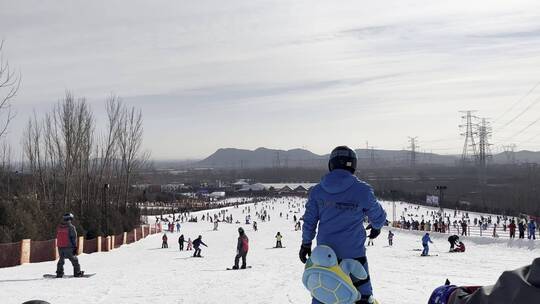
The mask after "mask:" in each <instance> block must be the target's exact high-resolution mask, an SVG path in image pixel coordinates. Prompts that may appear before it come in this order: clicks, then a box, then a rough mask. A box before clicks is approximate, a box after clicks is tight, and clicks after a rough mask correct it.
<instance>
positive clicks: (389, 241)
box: [388, 230, 394, 246]
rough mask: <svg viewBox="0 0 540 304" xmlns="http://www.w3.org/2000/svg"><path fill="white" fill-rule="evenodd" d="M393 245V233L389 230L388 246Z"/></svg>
mask: <svg viewBox="0 0 540 304" xmlns="http://www.w3.org/2000/svg"><path fill="white" fill-rule="evenodd" d="M393 245H394V233H393V232H392V230H389V231H388V246H393Z"/></svg>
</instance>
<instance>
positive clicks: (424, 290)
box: [0, 198, 540, 304]
mask: <svg viewBox="0 0 540 304" xmlns="http://www.w3.org/2000/svg"><path fill="white" fill-rule="evenodd" d="M289 201H290V202H294V203H303V202H305V199H300V198H285V199H281V200H279V201H277V202H269V203H259V204H258V205H257V207H256V209H257V210H261V208H262V207H263V206H266V207H267V209H269V214H270V216H271V221H270V222H261V221H257V222H258V224H259V231H257V232H255V231H253V230H252V227H251V226H246V225H238V224H225V223H220V225H219V231H211V230H212V227H213V226H212V223H209V222H205V221H202V222H201V221H199V222H198V223H183V224H182V234H184V235H185V236H186V239H187V237H191V238H192V239H194V238H195V237H197V236H198V235H199V234H201V235H203V241H204V242H205V243H206V244H208V246H209V248H206V247H203V251H202V255H203V256H204V258H202V259H195V258H189V256H190V254H192V251H191V252H186V251H183V252H180V251H179V250H178V243H177V239H178V236H179V234H178V233H167V234H168V236H169V248H168V249H161V234H157V235H152V236H149V237H147V238H146V239H144V240H142V241H139V242H137V243H134V244H130V245H125V246H122V247H121V248H119V249H116V250H114V251H112V252H109V253H93V254H90V255H88V254H83V255H81V256H80V257H79V260H80V262H81V265H82V269H83V270H85V271H86V272H87V273H93V272H96V273H97V275H96V276H94V277H92V278H84V279H41V277H42V275H43V274H45V273H54V271H55V267H56V262H45V263H37V264H26V265H22V266H17V267H11V268H4V269H0V299H1V303H3V304H15V303H17V304H18V303H22V302H24V301H27V300H30V299H42V300H46V301H49V302H51V303H153V302H160V303H167V304H172V303H310V297H309V294H308V292H307V291H306V290H305V289H304V287H303V285H302V282H301V277H302V271H303V267H304V265H303V264H301V263H300V261H299V260H298V248H299V245H300V242H301V232H300V231H294V223H293V219H292V217H293V215H294V214H296V216H297V217H300V216H301V215H302V213H303V209H302V210H301V213H293V212H292V211H291V212H289V220H286V219H285V214H286V212H288V211H289V210H288V208H287V202H289ZM383 205H384V207H385V209H386V210H387V213H388V215H389V218H390V216H391V204H390V203H388V202H384V203H383ZM245 206H247V205H245ZM245 206H240V208H228V209H229V210H230V212H231V213H232V214H233V217H234V221H236V220H237V219H239V220H240V221H241V222H243V220H244V216H245V214H243V213H242V210H243V208H244V207H245ZM250 206H251V216H252V218H255V208H254V207H253V205H250ZM270 206H274V207H275V209H274V210H271V207H270ZM406 206H409V205H408V204H399V206H398V214H401V212H402V211H403V208H404V207H406ZM426 209H428V210H429V208H424V207H421V208H420V210H418V211H414V212H417V213H419V214H425V213H426ZM295 211H298V209H296V210H295ZM206 212H207V211H204V212H200V213H204V214H206ZM208 212H209V213H210V214H214V213H215V212H216V211H215V210H212V211H208ZM279 212H283V218H280V217H279ZM239 226H242V227H244V229H245V230H246V233H247V235H248V237H249V238H250V252H249V254H248V265H252V266H253V268H252V269H247V270H240V271H226V270H225V269H226V268H227V267H231V266H232V265H233V261H234V256H235V253H236V240H237V228H238V227H239ZM393 230H394V233H395V236H394V247H388V244H387V240H386V237H387V233H388V228H384V230H383V232H382V233H381V235H380V236H379V238H377V239H376V240H375V245H374V246H370V247H368V249H367V255H368V261H369V266H370V274H371V278H372V282H373V285H374V290H375V296H376V298H378V299H379V301H380V302H381V303H383V304H388V303H403V304H406V303H411V304H412V303H414V304H418V303H427V299H428V298H429V295H430V294H431V291H432V290H433V289H434V288H435V287H437V286H439V285H442V284H443V283H444V281H445V279H446V278H449V279H450V281H451V282H452V283H454V284H458V285H487V284H493V283H494V282H495V281H496V279H497V278H498V276H499V275H500V274H501V273H502V271H504V270H510V269H514V268H517V267H521V266H524V265H526V264H528V263H530V262H531V261H532V260H533V258H535V257H537V256H538V255H539V254H540V250H539V249H538V247H540V246H539V245H537V243H534V242H533V241H528V240H514V241H512V242H510V241H508V240H502V239H498V240H493V239H490V238H483V239H482V238H478V237H476V238H475V237H472V238H464V240H465V241H464V242H465V244H466V246H467V252H466V253H464V254H458V253H448V252H446V251H447V250H448V243H447V241H446V238H447V237H448V235H440V236H439V235H438V234H436V233H432V239H433V241H434V242H435V245H434V246H433V245H432V246H431V253H432V254H438V255H439V256H432V257H420V256H419V255H420V252H419V251H415V249H420V248H421V247H422V246H421V243H420V238H421V236H422V235H423V233H422V232H413V231H402V230H399V229H393ZM278 231H280V232H281V234H282V235H283V245H284V246H286V248H283V249H273V250H268V248H270V247H273V246H275V238H274V236H275V235H276V233H277V232H278ZM536 242H539V241H536ZM71 271H72V268H71V264H70V263H69V261H66V273H70V272H71Z"/></svg>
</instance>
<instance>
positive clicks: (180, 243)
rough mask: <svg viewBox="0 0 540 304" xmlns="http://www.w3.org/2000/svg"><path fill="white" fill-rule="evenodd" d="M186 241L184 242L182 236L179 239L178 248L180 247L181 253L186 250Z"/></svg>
mask: <svg viewBox="0 0 540 304" xmlns="http://www.w3.org/2000/svg"><path fill="white" fill-rule="evenodd" d="M185 242H186V241H185V240H184V235H183V234H182V235H180V237H179V238H178V246H179V247H180V251H182V250H184V243H185Z"/></svg>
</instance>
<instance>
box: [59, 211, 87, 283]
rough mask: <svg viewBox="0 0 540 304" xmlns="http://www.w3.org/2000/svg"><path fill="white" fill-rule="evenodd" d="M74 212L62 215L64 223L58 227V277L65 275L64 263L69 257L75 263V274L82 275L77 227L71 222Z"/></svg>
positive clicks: (76, 275)
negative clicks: (78, 252)
mask: <svg viewBox="0 0 540 304" xmlns="http://www.w3.org/2000/svg"><path fill="white" fill-rule="evenodd" d="M72 221H73V214H71V213H66V214H64V216H63V217H62V223H61V224H60V225H59V226H58V228H57V229H56V246H57V247H58V256H59V259H58V264H56V277H57V278H61V277H63V276H64V263H65V259H68V260H69V261H70V262H71V265H73V276H74V277H82V276H83V274H84V272H83V271H81V266H80V265H79V259H78V258H77V229H76V228H75V226H73V224H72V223H71V222H72Z"/></svg>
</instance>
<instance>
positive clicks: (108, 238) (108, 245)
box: [105, 235, 112, 251]
mask: <svg viewBox="0 0 540 304" xmlns="http://www.w3.org/2000/svg"><path fill="white" fill-rule="evenodd" d="M105 239H106V240H107V245H106V247H107V251H111V250H112V248H111V236H110V235H108V236H107V237H106V238H105Z"/></svg>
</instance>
